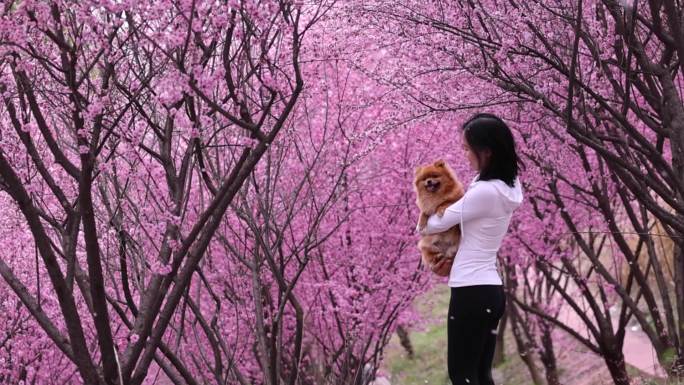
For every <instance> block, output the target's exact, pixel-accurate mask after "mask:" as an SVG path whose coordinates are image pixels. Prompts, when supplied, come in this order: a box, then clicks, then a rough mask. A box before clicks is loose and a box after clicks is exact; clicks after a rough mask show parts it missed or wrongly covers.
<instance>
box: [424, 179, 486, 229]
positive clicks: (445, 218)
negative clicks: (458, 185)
mask: <svg viewBox="0 0 684 385" xmlns="http://www.w3.org/2000/svg"><path fill="white" fill-rule="evenodd" d="M496 194H497V193H496V191H495V188H494V187H493V186H490V185H489V184H487V183H477V184H475V185H473V186H472V188H471V189H469V190H468V191H466V193H465V194H464V195H463V197H461V199H459V200H457V201H456V202H454V203H453V204H452V205H450V206H449V207H447V208H446V210H444V215H442V217H441V218H440V216H439V215H437V214H432V215H430V217H429V218H428V221H427V225H426V226H425V227H424V228H423V229H418V228H417V230H418V231H419V232H420V234H421V235H428V234H435V233H441V232H442V231H446V230H448V229H450V228H452V227H453V226H456V225H460V224H462V223H463V222H466V221H469V220H471V219H473V218H478V217H481V216H483V215H485V214H487V213H488V212H489V211H490V210H491V209H492V205H493V204H494V202H495V199H496Z"/></svg>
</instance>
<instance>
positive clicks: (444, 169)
mask: <svg viewBox="0 0 684 385" xmlns="http://www.w3.org/2000/svg"><path fill="white" fill-rule="evenodd" d="M413 183H414V186H415V189H416V191H417V192H418V193H419V194H420V193H428V194H434V195H440V194H443V193H444V192H447V191H451V190H452V189H453V188H454V187H456V180H455V179H454V174H453V172H452V171H451V170H450V169H449V166H447V165H446V163H445V162H444V161H443V160H441V159H440V160H437V161H436V162H434V163H432V164H428V165H425V166H420V167H418V168H417V169H416V177H415V180H414V182H413Z"/></svg>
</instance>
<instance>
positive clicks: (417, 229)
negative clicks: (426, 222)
mask: <svg viewBox="0 0 684 385" xmlns="http://www.w3.org/2000/svg"><path fill="white" fill-rule="evenodd" d="M426 229H427V227H420V223H417V224H416V232H417V233H418V234H420V235H427V234H426V233H425V231H426Z"/></svg>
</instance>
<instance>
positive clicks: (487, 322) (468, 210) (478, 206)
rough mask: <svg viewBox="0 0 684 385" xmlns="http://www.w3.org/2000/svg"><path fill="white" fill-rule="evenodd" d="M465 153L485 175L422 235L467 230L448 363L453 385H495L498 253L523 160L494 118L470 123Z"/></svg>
mask: <svg viewBox="0 0 684 385" xmlns="http://www.w3.org/2000/svg"><path fill="white" fill-rule="evenodd" d="M462 128H463V149H464V150H465V153H466V156H467V158H468V161H469V162H470V166H471V168H472V169H473V170H475V171H478V174H477V175H476V176H475V178H474V179H473V181H472V182H471V183H470V185H469V186H468V188H467V191H466V193H465V195H464V196H463V197H462V198H461V199H460V200H458V201H457V202H455V203H454V204H452V205H451V206H449V207H448V208H447V209H446V211H445V212H444V215H443V216H442V217H441V218H440V217H439V216H438V215H432V216H430V218H429V219H428V222H427V225H426V227H425V228H423V229H418V230H419V231H420V233H421V234H424V235H425V234H434V233H439V232H442V231H445V230H447V229H449V228H450V227H452V226H455V225H460V226H461V242H460V244H459V248H458V252H457V253H456V257H455V259H454V263H453V265H452V267H451V272H450V274H449V281H448V285H449V286H450V287H451V299H450V301H449V318H448V320H447V339H448V350H447V361H448V366H449V378H450V379H451V383H452V384H453V385H466V384H467V385H494V381H492V375H491V371H492V360H493V358H494V347H495V346H496V334H497V330H498V323H499V319H500V318H501V316H502V315H503V312H504V307H505V305H506V299H505V296H504V289H503V282H502V281H501V278H500V277H499V274H498V272H497V269H496V255H497V251H498V250H499V247H500V246H501V240H502V239H503V237H504V235H505V234H506V232H507V230H508V224H509V222H510V219H511V215H512V213H513V211H514V210H515V209H516V208H517V207H518V206H519V205H520V203H521V202H522V199H523V194H522V189H521V187H520V181H519V180H518V157H517V155H516V153H515V143H514V141H513V135H512V134H511V131H510V129H509V128H508V126H507V125H506V123H504V122H503V121H502V120H501V119H500V118H498V117H496V116H495V115H492V114H485V113H481V114H477V115H475V116H473V117H471V118H470V119H469V120H468V121H466V123H465V124H463V127H462Z"/></svg>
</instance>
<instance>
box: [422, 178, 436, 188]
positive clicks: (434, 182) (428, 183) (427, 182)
mask: <svg viewBox="0 0 684 385" xmlns="http://www.w3.org/2000/svg"><path fill="white" fill-rule="evenodd" d="M438 184H439V182H438V181H436V180H434V179H428V180H426V181H425V185H426V186H428V187H432V186H436V185H438Z"/></svg>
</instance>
